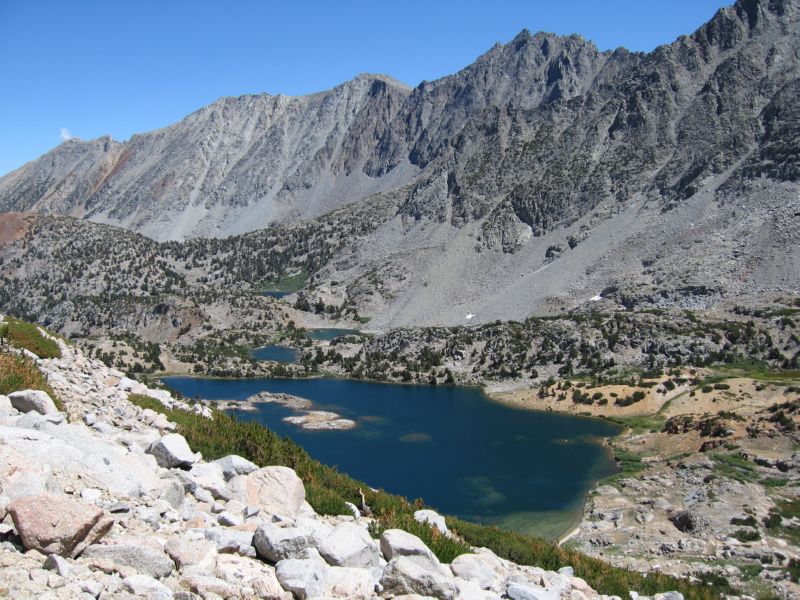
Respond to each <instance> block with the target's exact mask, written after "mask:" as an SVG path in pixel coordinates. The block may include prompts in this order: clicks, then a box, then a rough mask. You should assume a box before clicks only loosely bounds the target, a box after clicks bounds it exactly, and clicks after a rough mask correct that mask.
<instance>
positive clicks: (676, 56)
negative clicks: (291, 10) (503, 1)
mask: <svg viewBox="0 0 800 600" xmlns="http://www.w3.org/2000/svg"><path fill="white" fill-rule="evenodd" d="M798 46H799V44H798V3H797V1H796V0H770V1H767V0H740V1H739V2H738V3H737V4H736V5H735V6H734V7H732V8H727V9H723V10H721V11H719V13H718V14H717V15H716V16H715V17H714V18H713V19H712V20H711V21H710V22H709V23H708V24H706V25H704V26H703V27H701V28H700V29H699V30H698V31H697V32H695V33H694V34H693V35H691V36H683V37H681V38H679V39H678V40H676V41H675V42H674V43H673V44H670V45H666V46H661V47H659V48H657V49H656V50H655V51H653V52H652V53H650V54H641V53H630V52H628V51H626V50H624V49H619V50H617V51H614V52H600V51H598V50H597V48H596V47H595V46H594V45H593V44H592V43H591V42H587V41H585V40H583V39H582V38H581V37H579V36H570V37H558V36H554V35H551V34H543V33H539V34H536V35H531V34H530V33H528V32H527V31H523V32H522V33H520V34H519V35H518V36H517V37H516V38H515V39H514V40H512V41H511V42H510V43H508V44H505V45H499V44H498V45H496V46H495V47H494V48H492V49H491V50H490V51H489V52H487V53H486V54H485V55H483V56H481V57H480V58H479V59H478V60H477V61H476V62H475V63H473V64H472V65H470V66H469V67H467V68H465V69H464V70H462V71H461V72H459V73H457V74H455V75H452V76H448V77H444V78H442V79H440V80H438V81H434V82H423V83H422V84H420V85H419V86H418V87H417V88H416V89H414V90H408V89H406V88H405V87H403V86H402V85H401V84H398V83H396V82H394V81H392V80H391V79H389V78H387V77H383V76H367V75H363V76H359V77H357V78H355V79H354V80H352V81H350V82H347V83H345V84H343V85H341V86H338V87H337V88H335V89H333V90H331V91H329V92H324V93H320V94H315V95H311V96H305V97H297V98H289V97H284V96H269V95H266V94H262V95H259V96H243V97H240V98H223V99H221V100H219V101H217V102H215V103H213V104H211V105H210V106H208V107H205V108H203V109H201V110H199V111H197V112H195V113H193V114H192V115H189V116H188V117H186V118H185V119H184V120H183V121H181V122H180V123H177V124H175V125H173V126H170V127H167V128H164V129H161V130H157V131H153V132H150V133H146V134H143V135H136V136H134V137H133V138H131V140H130V141H128V142H126V143H122V144H120V143H116V142H114V141H112V140H110V139H107V138H104V139H100V140H94V141H91V142H80V141H70V142H67V143H65V144H62V145H61V146H59V147H58V148H56V149H54V150H53V151H51V152H50V153H48V154H47V155H45V156H44V157H42V158H41V159H39V160H38V161H35V162H33V163H30V164H28V165H26V166H24V167H22V168H21V169H19V170H17V171H15V172H13V173H11V174H9V175H7V176H6V177H4V178H2V179H0V208H2V209H3V210H26V211H27V210H35V211H48V212H60V213H66V214H71V215H73V216H78V217H82V218H89V219H91V220H95V221H100V222H107V223H112V224H117V225H122V226H124V227H127V228H130V229H133V230H136V231H139V232H142V233H145V234H146V235H149V236H151V237H154V238H156V239H182V238H185V237H197V236H209V235H211V236H225V235H229V234H233V233H240V232H244V231H249V230H253V229H258V228H260V227H264V226H266V225H267V224H268V223H270V222H273V221H278V222H287V221H293V220H297V219H304V218H309V217H313V216H317V215H320V214H324V213H325V212H328V211H330V210H332V209H334V208H337V207H339V206H342V205H346V204H348V203H350V202H353V201H357V200H360V199H362V198H365V197H367V196H369V195H370V194H372V193H376V192H380V191H385V190H389V189H395V188H399V187H401V186H403V185H405V184H407V183H410V182H414V183H415V184H416V185H415V186H414V188H413V189H412V190H411V193H410V194H409V196H408V199H407V200H408V201H407V204H406V206H405V207H404V209H403V211H402V212H403V214H406V215H408V216H411V217H413V218H415V219H416V218H419V217H420V216H422V215H425V216H427V217H433V218H435V219H437V220H444V219H445V218H447V219H449V220H451V221H452V223H453V224H454V225H455V226H459V225H460V224H462V223H463V222H465V221H468V220H474V219H479V218H483V217H485V216H486V215H489V214H490V213H491V215H490V219H489V222H488V223H487V228H486V231H487V233H490V235H489V238H490V239H489V240H487V243H489V244H492V243H500V244H502V245H503V247H504V248H505V249H506V250H508V249H510V248H511V247H513V245H514V243H515V242H514V240H513V239H512V238H513V237H514V236H513V231H512V230H511V229H513V228H511V229H509V224H508V222H509V220H514V219H516V220H520V221H522V222H523V223H525V224H527V225H528V226H530V227H531V229H532V231H533V233H534V234H538V233H540V232H542V231H543V230H546V229H548V228H550V227H551V226H552V225H553V224H555V223H558V222H561V221H563V220H565V219H566V220H567V221H569V220H571V219H574V218H575V217H576V216H578V215H580V214H584V213H585V212H586V211H587V210H590V209H591V207H592V206H594V205H597V204H598V203H599V202H601V201H602V200H604V199H613V200H616V201H619V202H624V201H625V200H626V199H628V198H629V197H631V196H632V195H634V194H636V193H645V194H647V195H648V196H649V197H654V198H660V199H665V200H667V201H676V200H679V199H680V198H682V197H687V196H690V195H691V194H692V193H694V191H696V190H697V189H698V186H699V184H700V183H701V182H702V181H703V180H704V179H705V178H707V177H709V176H712V175H715V174H719V173H721V172H723V171H725V170H726V169H727V168H728V167H730V166H731V165H733V164H734V163H736V162H737V161H739V160H742V159H743V158H744V157H745V156H748V155H750V154H752V153H756V154H758V153H759V152H760V148H761V145H762V144H764V143H766V142H767V141H768V140H767V138H766V137H765V134H767V135H769V136H771V137H774V136H775V134H776V133H777V136H778V137H781V136H782V135H783V134H784V131H785V128H784V127H780V128H779V131H776V130H775V128H774V127H773V129H772V131H771V132H770V133H768V132H767V131H766V129H767V125H766V123H765V118H767V115H766V113H765V112H764V111H765V108H766V107H767V106H768V105H770V104H771V103H773V104H774V102H780V99H779V98H778V97H777V96H778V95H779V94H783V95H784V96H785V98H786V99H785V100H784V103H786V102H787V101H788V102H789V103H791V100H793V99H795V98H796V97H797V80H798V78H799V77H800V71H798V62H799V61H798ZM773 124H774V123H773ZM770 143H773V144H774V143H775V141H774V140H772V139H770ZM783 159H784V161H788V162H790V163H791V164H792V165H794V166H791V167H789V168H777V169H772V170H771V171H770V172H771V173H773V174H777V175H778V177H779V178H782V179H786V178H789V179H793V180H794V179H796V178H797V173H796V170H797V166H796V161H797V159H796V157H792V156H790V155H789V153H784V155H783Z"/></svg>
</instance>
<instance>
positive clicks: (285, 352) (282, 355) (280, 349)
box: [250, 344, 297, 363]
mask: <svg viewBox="0 0 800 600" xmlns="http://www.w3.org/2000/svg"><path fill="white" fill-rule="evenodd" d="M250 356H251V357H252V358H254V359H256V360H272V361H275V362H280V363H293V362H295V361H296V360H297V351H296V350H294V349H293V348H287V347H286V346H277V345H275V344H271V345H269V346H262V347H261V348H256V349H254V350H253V351H252V352H251V353H250Z"/></svg>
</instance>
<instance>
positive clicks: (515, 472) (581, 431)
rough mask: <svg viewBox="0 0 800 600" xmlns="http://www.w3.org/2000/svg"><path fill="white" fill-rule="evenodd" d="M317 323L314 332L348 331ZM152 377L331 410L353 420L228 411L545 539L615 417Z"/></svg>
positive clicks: (381, 386)
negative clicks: (316, 427)
mask: <svg viewBox="0 0 800 600" xmlns="http://www.w3.org/2000/svg"><path fill="white" fill-rule="evenodd" d="M317 331H321V333H318V334H317V335H318V336H320V337H317V338H314V339H332V337H335V336H336V335H347V334H349V333H351V330H337V331H329V332H325V331H324V330H317ZM311 335H313V332H312V334H311ZM311 335H310V337H311ZM326 335H327V336H330V337H325V336H326ZM252 356H253V357H254V358H257V359H260V360H275V361H281V362H291V361H292V360H294V351H293V350H292V349H290V348H285V347H282V346H267V347H265V348H259V349H256V350H254V351H253V354H252ZM162 381H163V383H164V384H166V385H167V386H169V387H170V388H172V389H174V390H176V391H178V392H180V393H181V394H183V395H184V396H185V397H189V398H194V397H199V398H202V399H204V400H211V401H221V400H228V401H230V400H233V401H236V400H245V399H247V398H249V397H250V396H252V395H254V394H257V393H258V392H262V391H269V392H283V393H287V394H292V395H295V396H301V397H303V398H308V399H309V400H311V401H312V402H313V409H314V410H322V411H332V412H335V413H338V414H339V415H340V416H341V417H343V418H345V419H351V420H353V421H355V422H356V426H355V427H354V428H352V429H347V430H322V431H309V430H305V429H302V428H300V427H298V426H296V425H292V424H289V423H286V422H284V421H283V419H284V418H285V417H288V416H292V415H296V414H297V413H296V411H294V410H292V409H291V408H288V407H286V406H283V405H280V404H272V403H257V404H255V407H254V410H237V409H232V410H229V411H228V412H230V413H232V414H235V415H236V416H237V417H238V418H240V419H242V420H255V421H257V422H259V423H261V424H263V425H265V426H267V427H268V428H270V429H271V430H273V431H275V432H276V433H279V434H281V435H285V436H288V437H290V438H291V439H293V440H294V441H296V442H297V443H298V444H300V445H301V446H302V447H303V448H305V449H306V451H307V452H308V453H309V454H310V455H311V456H313V457H314V458H316V459H318V460H320V461H321V462H323V463H325V464H328V465H332V466H336V467H337V468H338V469H339V470H340V471H342V472H345V473H347V474H348V475H351V476H352V477H355V478H357V479H360V480H362V481H364V482H367V483H368V484H369V485H371V486H372V487H375V488H383V489H385V490H386V491H388V492H392V493H395V494H400V495H403V496H406V497H407V498H409V499H414V498H423V499H424V501H425V503H426V504H427V505H429V506H431V507H433V508H435V509H436V510H437V511H439V512H442V513H444V514H451V515H454V516H457V517H460V518H463V519H467V520H470V521H474V522H479V523H483V524H487V525H497V526H499V527H502V528H505V529H511V530H516V531H520V532H523V533H528V534H531V535H537V536H541V537H545V538H549V539H557V538H559V537H560V536H562V535H564V534H565V533H566V532H568V531H569V530H571V529H572V528H573V527H574V526H575V525H576V524H577V522H578V521H579V519H580V517H581V514H582V510H583V504H584V500H585V497H586V494H587V493H588V491H589V489H590V488H591V487H592V486H593V485H594V484H595V483H596V482H597V481H598V480H600V479H603V478H605V477H608V476H610V475H613V474H614V473H615V472H616V465H615V462H614V460H613V457H612V456H611V454H610V452H609V451H608V450H607V448H606V447H605V446H604V444H603V441H604V439H605V438H608V437H612V436H614V435H616V434H617V433H619V431H620V428H619V427H618V426H617V425H615V424H613V423H610V422H608V421H603V420H600V419H591V418H584V417H576V416H571V415H563V414H557V413H552V412H540V411H529V410H523V409H518V408H512V407H509V406H505V405H503V404H500V403H497V402H493V401H492V400H490V399H489V398H488V397H487V396H486V395H484V394H483V392H482V391H481V390H479V389H477V388H469V387H456V386H425V385H399V384H385V383H372V382H364V381H357V380H350V379H339V378H332V377H320V378H311V379H278V378H264V379H214V378H202V377H188V376H173V377H165V378H163V379H162Z"/></svg>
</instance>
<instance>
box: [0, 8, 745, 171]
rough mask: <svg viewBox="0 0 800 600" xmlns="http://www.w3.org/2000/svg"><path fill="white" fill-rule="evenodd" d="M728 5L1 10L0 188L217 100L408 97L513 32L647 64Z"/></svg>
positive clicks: (171, 120) (158, 125) (155, 126)
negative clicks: (355, 89) (572, 39)
mask: <svg viewBox="0 0 800 600" xmlns="http://www.w3.org/2000/svg"><path fill="white" fill-rule="evenodd" d="M731 2H732V0H729V1H727V2H726V1H721V0H606V1H601V0H560V1H553V0H548V1H540V0H528V1H522V0H518V1H512V0H494V1H492V2H489V1H486V2H477V1H472V0H459V1H452V2H451V1H446V2H445V1H436V0H427V1H420V0H405V1H403V2H380V1H378V0H373V1H371V2H365V1H354V0H340V1H335V0H327V1H306V2H303V1H299V0H295V1H294V2H268V1H258V2H257V1H235V0H226V1H224V2H223V1H221V0H220V1H217V2H210V1H205V0H172V1H170V0H160V1H151V0H134V1H128V2H122V1H116V0H106V1H104V2H100V1H90V0H84V1H81V0H75V1H65V0H58V1H43V0H0V81H2V92H1V93H0V136H2V137H1V138H0V175H2V174H5V173H7V172H8V171H11V170H12V169H15V168H17V167H19V166H21V165H22V164H24V163H25V162H27V161H29V160H32V159H34V158H36V157H38V156H39V155H41V154H43V153H44V152H46V151H48V150H49V149H50V148H52V147H54V146H56V145H58V144H59V143H60V136H61V135H62V134H63V135H73V136H76V137H79V138H82V139H91V138H95V137H98V136H101V135H104V134H110V135H112V136H113V137H114V138H116V139H118V140H124V139H127V138H129V137H130V136H131V134H133V133H136V132H142V131H148V130H150V129H155V128H157V127H163V126H165V125H169V124H170V123H173V122H175V121H177V120H179V119H181V118H182V117H184V116H186V115H187V114H189V113H190V112H192V111H194V110H196V109H198V108H200V107H201V106H203V105H205V104H208V103H209V102H212V101H214V100H215V99H216V98H218V97H220V96H231V95H239V94H245V93H258V92H269V93H273V94H277V93H283V94H289V95H297V94H305V93H310V92H315V91H319V90H324V89H328V88H330V87H332V86H334V85H336V84H338V83H341V82H343V81H346V80H348V79H351V78H352V77H353V76H355V75H356V74H358V73H363V72H372V73H386V74H388V75H391V76H393V77H395V78H396V79H399V80H400V81H403V82H405V83H407V84H409V85H412V86H413V85H416V84H418V83H419V82H420V81H423V80H432V79H436V78H438V77H441V76H443V75H447V74H449V73H453V72H455V71H457V70H459V69H461V68H463V67H465V66H466V65H468V64H469V63H471V62H472V61H473V60H475V58H476V57H478V56H479V55H480V54H482V53H483V52H485V51H486V50H488V49H489V48H490V47H491V46H492V45H493V44H494V43H495V42H507V41H509V40H510V39H511V38H513V37H514V36H515V35H516V34H517V33H518V32H519V31H520V30H522V29H523V28H527V29H529V30H531V31H532V32H536V31H539V30H544V31H552V32H555V33H559V34H568V33H580V34H582V35H583V36H584V37H586V38H588V39H591V40H593V41H594V42H595V43H596V44H597V45H598V46H599V47H600V48H601V49H609V48H616V47H617V46H625V47H627V48H629V49H631V50H643V51H649V50H652V49H653V48H654V47H655V46H657V45H659V44H663V43H668V42H671V41H672V40H674V39H675V38H676V37H677V36H678V35H680V34H682V33H690V32H692V31H694V30H695V29H696V28H697V27H698V26H700V25H701V24H702V23H704V22H705V21H707V20H708V19H709V18H710V17H711V16H712V15H713V14H714V13H715V12H716V10H717V9H719V8H720V7H721V6H725V5H727V4H730V3H731Z"/></svg>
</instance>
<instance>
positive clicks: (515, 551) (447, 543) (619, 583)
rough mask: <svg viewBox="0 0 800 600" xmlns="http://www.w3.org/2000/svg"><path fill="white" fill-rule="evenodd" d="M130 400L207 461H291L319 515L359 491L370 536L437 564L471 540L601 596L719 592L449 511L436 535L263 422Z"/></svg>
mask: <svg viewBox="0 0 800 600" xmlns="http://www.w3.org/2000/svg"><path fill="white" fill-rule="evenodd" d="M131 400H132V401H133V402H134V403H136V404H137V405H139V406H141V407H143V408H151V409H153V410H157V411H160V412H163V413H164V414H166V415H167V417H168V418H169V419H170V420H172V421H174V422H175V423H177V424H178V432H179V433H181V434H182V435H183V436H184V437H185V438H186V439H187V441H188V442H189V444H190V445H191V446H192V448H193V449H194V450H196V451H200V452H202V453H203V456H204V457H206V458H207V459H215V458H219V457H222V456H225V455H228V454H239V455H241V456H244V457H245V458H247V459H249V460H251V461H253V462H255V463H256V464H259V465H285V466H288V467H291V468H292V469H294V470H295V471H296V472H297V474H298V475H299V476H300V477H301V478H302V479H303V482H304V483H305V486H306V496H307V500H308V502H309V503H310V504H311V505H312V506H313V507H314V509H315V510H316V511H317V512H318V513H320V514H349V513H350V511H349V510H348V508H347V506H346V504H345V503H346V502H351V503H353V504H355V505H356V506H359V505H360V504H361V496H360V493H361V492H363V494H364V496H365V500H366V503H367V505H368V506H369V507H370V508H371V510H372V512H373V516H374V517H375V519H376V523H375V525H374V526H373V528H372V533H373V534H378V533H379V532H380V531H382V530H384V529H390V528H400V529H404V530H406V531H410V532H411V533H414V534H415V535H417V536H419V537H420V538H421V539H422V540H423V541H424V542H425V543H426V544H427V545H428V546H429V547H430V548H431V550H433V552H434V553H435V554H436V555H437V556H438V557H439V559H440V560H442V561H443V562H451V561H452V560H453V558H455V557H456V556H458V555H459V554H464V553H467V552H469V551H470V546H484V547H487V548H490V549H492V550H493V551H494V552H495V553H497V554H498V556H501V557H503V558H507V559H509V560H512V561H514V562H517V563H519V564H526V565H535V566H539V567H543V568H546V569H558V568H560V567H563V566H566V565H571V566H573V567H574V568H575V574H576V575H577V576H579V577H582V578H584V579H585V580H586V581H587V582H588V583H589V585H591V586H592V587H594V588H595V589H596V590H598V591H599V592H601V593H604V594H613V595H618V596H621V597H627V596H628V592H629V591H630V590H635V591H638V592H639V593H640V594H645V595H652V594H655V593H657V592H663V591H667V590H677V591H680V592H682V593H683V594H684V596H685V597H686V598H687V600H711V599H713V598H718V597H719V594H718V593H717V592H716V591H715V590H714V589H713V588H712V587H709V586H705V585H702V584H693V583H690V582H689V581H686V580H682V579H677V578H674V577H669V576H666V575H662V574H659V573H652V574H649V575H648V576H644V575H642V574H640V573H636V572H633V571H628V570H626V569H620V568H618V567H613V566H611V565H609V564H607V563H604V562H603V561H601V560H598V559H595V558H591V557H588V556H585V555H583V554H580V553H579V552H576V551H574V550H571V549H567V548H561V547H559V546H558V545H556V544H554V543H552V542H549V541H546V540H542V539H537V538H534V537H530V536H526V535H523V534H520V533H514V532H509V531H505V530H501V529H498V528H496V527H485V526H482V525H478V524H474V523H469V522H466V521H463V520H460V519H455V518H449V517H448V524H449V526H450V527H451V529H453V531H455V532H456V533H457V534H458V535H459V536H460V537H461V538H462V539H463V541H461V540H453V539H450V538H447V537H445V536H442V535H439V534H438V532H437V531H436V530H435V529H431V528H429V527H427V526H425V525H421V524H419V523H417V522H416V521H415V520H414V517H413V513H414V511H415V510H417V509H419V508H422V507H423V506H424V505H423V503H422V501H420V500H417V501H414V502H409V501H408V500H407V499H405V498H402V497H400V496H396V495H393V494H389V493H386V492H384V491H380V490H379V491H373V490H372V489H371V488H370V487H369V485H367V484H365V483H363V482H360V481H357V480H355V479H353V478H352V477H349V476H347V475H345V474H343V473H340V472H338V471H337V470H335V469H333V468H331V467H328V466H326V465H323V464H322V463H320V462H318V461H316V460H314V459H313V458H311V457H310V456H309V455H308V454H307V453H306V452H305V450H303V449H302V448H301V447H300V446H298V445H297V444H296V443H294V442H293V441H291V440H290V439H288V438H284V437H281V436H279V435H277V434H275V433H274V432H272V431H270V430H269V429H267V428H266V427H264V426H263V425H260V424H258V423H254V422H245V421H239V420H238V419H236V418H235V417H232V416H230V415H226V414H224V413H221V412H219V411H215V414H214V418H213V419H206V418H203V417H200V416H197V415H194V414H190V413H186V412H183V411H171V410H167V409H165V408H164V407H163V406H162V405H161V404H160V403H159V402H158V401H156V400H154V399H152V398H149V397H146V396H135V395H133V396H131Z"/></svg>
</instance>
